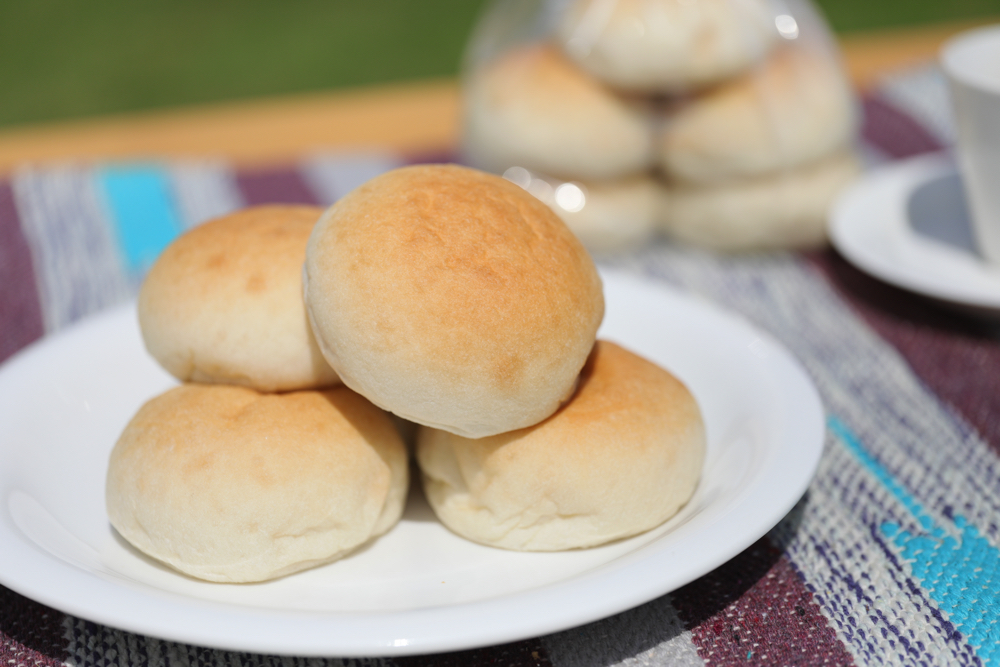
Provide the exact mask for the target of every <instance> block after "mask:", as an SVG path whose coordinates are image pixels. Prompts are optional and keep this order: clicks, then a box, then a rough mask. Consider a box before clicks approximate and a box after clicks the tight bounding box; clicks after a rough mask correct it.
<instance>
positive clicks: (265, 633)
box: [0, 269, 825, 657]
mask: <svg viewBox="0 0 1000 667" xmlns="http://www.w3.org/2000/svg"><path fill="white" fill-rule="evenodd" d="M601 274H602V278H603V279H604V280H605V281H606V282H607V281H608V280H609V279H610V280H611V281H613V282H615V283H617V284H618V285H619V286H624V287H623V289H625V288H627V289H628V291H630V292H632V293H635V294H640V293H644V294H641V297H642V298H655V297H656V296H665V297H667V299H668V300H669V299H673V300H675V301H678V300H679V301H682V302H684V303H685V304H686V305H687V306H689V307H692V308H696V309H698V310H699V311H701V312H703V313H705V314H706V315H707V316H710V317H713V318H716V319H719V318H721V321H723V322H726V323H728V324H734V325H737V326H738V327H739V328H741V329H742V330H743V331H744V332H750V333H752V334H753V335H754V336H755V337H756V339H757V340H759V341H760V344H761V345H762V346H763V349H764V350H765V352H766V355H767V356H768V358H769V361H770V364H769V366H768V368H769V371H770V372H771V373H777V374H778V375H781V376H782V377H781V378H779V379H780V380H781V382H782V383H790V384H780V386H781V388H782V391H781V392H780V394H781V395H782V396H788V395H791V394H794V396H795V398H796V399H797V400H798V401H800V402H801V404H800V405H797V406H796V420H795V422H794V423H792V424H789V423H784V424H782V429H781V433H782V434H783V435H784V436H785V438H786V439H787V440H789V441H790V440H796V442H797V444H796V447H794V448H791V449H790V451H789V452H788V453H789V454H790V455H792V456H793V457H798V459H797V460H796V463H795V465H796V466H797V467H798V472H799V475H798V477H797V478H795V479H793V480H791V481H792V482H793V483H790V484H788V485H787V486H786V487H785V488H784V489H783V492H782V493H781V494H776V495H775V497H773V498H771V499H770V501H771V503H772V505H771V507H770V509H769V511H768V512H766V515H767V517H768V518H767V520H765V521H761V519H760V518H759V517H754V516H753V513H754V512H756V511H758V510H756V509H754V510H753V511H751V510H750V509H749V508H746V507H734V508H733V509H732V512H731V514H735V515H741V514H749V516H745V517H743V519H742V520H743V521H750V522H751V523H752V524H755V526H756V528H755V530H752V531H749V533H753V535H750V534H745V535H742V536H741V537H742V539H740V540H734V541H732V542H731V543H729V544H727V545H724V546H723V547H718V546H716V545H712V548H706V545H705V544H701V545H689V549H692V550H694V551H700V552H701V553H702V555H703V556H704V558H703V560H702V561H700V563H701V564H700V566H698V567H695V568H690V567H689V568H688V569H689V570H690V571H692V572H694V574H693V575H691V576H688V577H687V578H685V580H684V581H681V582H680V583H671V584H670V585H668V586H663V585H662V578H661V585H657V586H648V587H641V590H640V589H639V587H636V586H634V585H632V586H624V589H628V594H624V593H623V592H622V590H623V589H622V588H621V587H619V588H615V589H614V590H615V595H614V596H613V600H610V601H608V600H604V601H602V603H601V604H599V605H598V604H595V603H594V602H593V600H589V599H587V596H586V595H584V593H586V592H587V590H588V586H592V585H594V583H595V582H594V580H595V579H596V580H597V583H598V584H602V585H603V586H604V587H605V588H607V587H608V586H609V585H610V586H620V585H621V584H622V583H625V584H627V583H628V581H627V580H628V579H635V576H636V574H637V573H638V572H639V570H640V569H642V568H645V569H647V570H650V571H651V572H652V573H655V571H656V570H655V563H654V562H653V561H654V560H655V556H657V555H660V554H658V553H657V550H656V549H655V548H652V547H653V546H654V545H655V544H656V540H654V541H653V542H651V543H649V544H647V545H645V546H643V547H642V548H640V549H638V550H636V551H633V552H630V553H628V554H625V555H623V556H621V557H619V558H618V559H615V560H612V561H610V562H607V563H604V564H603V565H600V566H598V567H597V568H595V569H593V570H590V571H586V572H583V573H581V574H578V575H576V576H573V577H571V578H569V579H565V580H561V581H556V582H553V583H549V584H545V585H543V586H539V587H536V588H532V589H528V590H525V591H520V592H515V593H512V594H510V595H504V596H499V597H493V598H487V599H484V600H476V601H471V602H464V603H458V604H453V605H444V606H439V607H429V608H423V609H407V610H399V611H385V612H383V611H379V612H350V613H348V612H310V611H294V610H275V609H270V610H268V609H261V608H257V607H247V606H243V605H235V604H232V603H226V602H220V601H214V600H205V599H200V598H192V597H187V596H184V595H182V594H180V593H176V592H172V591H166V590H162V591H156V592H152V591H150V590H149V589H150V587H149V586H148V585H147V584H141V586H144V587H145V588H143V589H136V588H135V587H128V586H125V587H124V588H122V587H121V586H119V587H117V590H118V593H119V594H124V595H125V600H126V602H134V601H135V598H136V596H138V598H139V600H140V601H143V602H144V603H146V604H149V603H150V602H151V601H152V602H153V603H155V604H156V605H158V606H159V609H160V610H159V612H158V613H157V614H156V616H157V617H159V618H162V617H169V616H178V617H183V616H184V615H185V614H188V615H189V616H190V617H189V618H186V619H185V621H184V622H183V623H181V624H180V625H179V626H178V625H176V624H170V623H168V626H170V627H166V628H164V627H163V623H162V622H160V623H156V622H151V619H149V618H147V617H148V616H149V611H148V610H146V611H145V612H144V613H145V616H142V617H141V618H137V617H136V616H135V614H134V612H135V610H134V609H132V610H130V612H122V611H118V612H114V613H113V612H112V611H110V610H101V609H95V608H94V604H93V603H91V604H86V603H81V600H86V599H100V598H99V596H100V595H102V593H106V592H107V586H113V585H114V584H113V582H110V581H108V580H107V579H103V578H101V577H99V576H97V575H95V574H93V573H90V572H83V571H81V570H76V569H75V568H73V567H72V566H68V565H67V564H66V563H64V562H62V561H60V559H59V558H58V557H56V556H54V555H51V554H48V553H46V556H47V557H48V558H49V559H50V560H51V561H54V562H55V563H56V565H55V567H56V568H58V569H60V570H62V572H61V574H62V575H63V578H64V579H65V578H66V577H67V576H68V577H69V580H70V582H71V583H73V584H74V585H75V586H77V587H80V586H82V589H80V588H78V592H77V593H76V595H75V596H74V597H72V598H71V599H69V600H67V599H66V598H65V593H62V594H57V593H54V592H52V591H53V590H54V589H55V588H57V587H58V586H48V587H42V588H41V589H39V587H38V585H37V583H36V585H34V586H31V585H26V584H25V583H24V580H23V579H21V580H19V579H18V578H17V577H12V576H11V575H10V574H9V572H8V567H9V563H8V561H9V560H10V559H11V555H10V550H9V549H0V583H2V584H3V585H5V586H7V587H8V588H10V589H12V590H15V591H17V592H18V593H20V594H22V595H25V596H26V597H29V598H31V599H34V600H37V601H39V602H41V603H43V604H47V605H49V606H51V607H53V608H56V609H59V610H61V611H63V612H64V613H68V614H70V615H73V616H77V617H80V618H85V619H88V620H91V621H94V622H96V623H101V624H104V625H107V626H109V627H113V628H118V629H121V630H125V631H127V632H134V633H139V634H145V635H149V636H153V637H158V638H161V639H165V640H168V641H177V642H182V643H186V644H193V645H199V646H206V647H212V648H217V649H221V650H231V651H251V652H256V653H264V654H277V655H296V656H336V657H371V656H394V655H408V654H427V653H438V652H446V651H455V650H464V649H471V648H477V647H483V646H490V645H496V644H501V643H505V642H509V641H517V640H522V639H528V638H531V637H538V636H542V635H545V634H549V633H551V632H556V631H560V630H565V629H568V628H572V627H576V626H579V625H582V624H585V623H588V622H592V621H596V620H599V619H602V618H606V617H608V616H611V615H614V614H616V613H620V612H622V611H625V610H627V609H630V608H633V607H635V606H638V605H640V604H643V603H645V602H648V601H649V600H652V599H654V598H656V597H659V596H661V595H664V594H666V593H669V592H670V591H672V590H676V589H677V588H678V587H680V586H683V585H685V584H686V583H689V582H690V581H693V580H695V579H697V578H698V577H700V576H703V575H704V574H706V573H708V572H710V571H711V570H712V569H714V568H715V567H718V566H719V565H721V564H723V563H725V562H726V561H728V560H730V559H731V558H733V557H734V556H736V555H737V554H738V553H740V552H741V551H742V550H744V549H745V548H747V547H749V546H750V545H751V544H752V543H753V542H754V541H756V540H757V539H759V538H760V537H762V536H763V535H764V534H766V533H767V531H769V530H770V529H771V528H773V526H774V525H776V524H777V523H778V522H779V521H780V520H781V519H782V518H783V517H784V516H785V515H786V514H787V513H788V512H789V511H791V509H792V508H793V507H794V505H795V504H796V503H797V502H798V501H799V499H800V498H801V497H802V495H803V494H804V493H805V491H806V489H807V488H808V486H809V484H810V482H811V481H812V479H813V477H814V476H815V473H816V470H817V468H818V466H819V462H820V457H821V455H822V449H823V442H824V433H825V417H824V411H823V406H822V402H821V400H820V397H819V393H818V391H817V390H816V387H815V385H814V384H813V382H812V380H811V379H810V377H809V375H808V373H807V372H806V371H805V369H804V368H803V366H802V365H801V364H800V363H799V362H798V360H797V359H796V358H795V357H794V356H793V355H792V354H791V353H790V352H789V351H788V350H787V349H786V348H785V347H784V346H783V345H782V344H781V343H779V342H778V341H777V340H776V339H775V338H774V337H773V336H771V335H770V334H769V333H767V332H765V331H763V330H762V329H760V328H759V327H757V326H756V325H754V324H752V323H750V322H749V321H747V320H746V319H745V318H743V317H742V316H740V315H738V314H736V313H733V312H731V311H728V310H726V309H724V308H722V307H720V306H717V305H715V304H713V303H710V302H708V301H705V300H703V299H700V298H698V297H697V296H694V295H691V294H688V293H685V292H683V291H681V290H680V289H679V288H677V287H674V286H671V285H669V284H667V283H665V282H662V281H659V280H655V279H652V278H648V277H642V276H637V275H635V274H632V273H626V272H624V271H617V270H606V269H602V270H601ZM650 295H653V296H652V297H650ZM131 308H134V305H132V304H129V305H126V306H120V307H118V308H116V309H113V310H109V311H105V312H104V313H101V314H98V315H96V316H95V317H92V318H88V319H86V320H84V321H81V322H80V323H78V324H77V325H74V326H71V327H69V328H67V329H66V330H64V331H62V332H60V333H59V334H57V335H54V336H50V337H47V338H45V339H42V341H41V342H39V343H37V344H34V345H32V346H29V348H26V350H25V351H24V353H19V354H17V355H15V356H14V357H12V358H11V359H10V360H8V362H7V363H5V364H3V366H0V383H2V382H3V381H4V379H5V377H6V374H7V369H8V367H9V364H11V363H13V364H21V363H31V362H30V358H31V356H32V355H34V354H42V353H43V352H39V351H38V350H44V348H45V346H47V345H52V344H57V343H56V341H57V340H58V339H63V338H66V337H71V336H74V335H76V334H75V332H76V331H77V330H78V329H79V328H80V327H82V326H87V325H94V323H95V322H97V321H99V320H102V319H104V318H113V317H115V316H118V317H120V316H121V312H122V311H123V310H126V311H127V310H129V309H131ZM31 350H35V351H34V352H31ZM18 360H20V361H18ZM786 412H787V411H786ZM784 417H790V416H789V415H784ZM786 421H788V420H787V419H786ZM802 443H806V444H808V445H811V446H802ZM785 445H786V447H787V443H785ZM785 463H788V461H785ZM789 465H790V464H789ZM785 481H789V480H785ZM0 482H2V480H0ZM0 491H5V492H6V495H5V497H4V498H3V500H4V501H5V504H4V505H3V507H4V508H7V507H8V504H9V495H10V492H9V489H8V488H6V485H5V486H4V487H0ZM745 504H746V503H744V505H745ZM764 524H766V527H765V526H764ZM10 528H13V529H14V530H15V531H16V532H17V533H18V534H19V533H20V531H19V529H17V528H16V526H14V525H13V519H12V517H11V515H10V512H9V511H4V512H3V514H2V516H0V544H2V543H3V542H4V541H6V540H7V539H9V533H10ZM683 528H684V526H681V527H679V528H678V530H683ZM761 528H763V529H762V530H760V529H761ZM702 542H705V541H704V540H703V541H702ZM18 547H19V548H20V549H22V550H23V549H28V550H29V551H30V550H32V549H33V550H35V551H42V550H43V547H42V546H41V545H38V544H35V543H29V542H28V540H27V538H22V539H21V540H20V544H19V545H18ZM4 552H7V555H4ZM643 552H648V553H645V554H644V555H643ZM36 558H37V555H36ZM60 564H61V566H62V567H61V568H60V567H59V565H60ZM51 567H52V566H51V565H50V567H49V568H47V569H49V570H51ZM66 570H70V571H71V572H70V574H69V575H67V572H66ZM74 573H75V574H74ZM81 574H82V575H85V576H83V577H82V581H81V577H80V575H81ZM647 574H649V573H647ZM623 579H624V580H625V581H624V582H623ZM556 601H558V602H559V603H560V606H561V608H562V610H563V611H562V613H561V614H557V615H554V616H553V617H550V618H548V619H547V622H539V620H538V618H537V616H532V615H524V614H523V613H518V612H519V610H521V609H523V608H524V607H525V605H551V604H554V603H555V602H556ZM126 606H128V605H126ZM192 606H194V607H195V608H196V609H197V611H198V612H199V613H197V614H192V613H191V611H192V610H191V607H192ZM220 611H222V612H224V614H222V616H223V617H225V620H226V621H227V622H226V623H222V622H221V620H222V619H220V616H219V612H220ZM205 613H207V614H208V617H209V618H211V619H212V623H206V622H204V619H201V620H199V619H196V618H194V617H195V616H197V617H202V616H204V614H205ZM456 618H465V619H469V618H475V619H478V620H477V621H476V623H475V624H474V625H477V626H479V627H480V628H481V629H480V630H479V631H477V633H475V634H474V635H473V636H471V637H470V636H469V635H468V634H467V633H466V634H463V636H461V637H456V636H454V635H453V633H449V632H443V633H442V632H441V628H442V627H443V626H447V625H448V623H449V621H454V619H456ZM488 618H494V619H495V618H504V619H506V620H507V623H506V625H503V624H501V625H500V626H497V625H495V624H492V625H491V623H489V622H488V620H487V619H488ZM529 619H530V620H529ZM331 622H336V623H338V626H339V628H340V632H339V633H337V634H338V636H341V635H345V634H349V633H350V632H351V631H352V630H356V629H365V628H368V629H370V628H371V627H372V626H373V624H374V625H375V626H382V627H388V628H392V629H396V628H410V630H408V631H407V632H408V634H407V633H400V632H386V633H385V639H382V640H380V641H378V642H372V641H371V640H363V641H360V642H355V643H353V644H352V643H350V642H344V641H343V640H339V641H335V642H333V643H331V642H330V640H329V636H330V635H329V627H325V628H324V626H325V625H326V626H328V625H329V624H330V623H331ZM282 624H284V625H286V626H295V627H297V628H299V629H300V630H304V631H305V632H306V633H307V634H308V633H309V632H312V633H313V634H312V639H311V641H309V640H302V639H301V638H298V639H296V640H295V641H294V642H292V643H291V644H290V643H288V642H286V641H284V640H283V637H284V636H286V635H284V633H283V632H282V631H281V629H280V628H279V627H278V626H280V625H282ZM220 627H222V628H224V629H222V630H220ZM209 628H211V629H209ZM483 628H485V629H483ZM324 629H325V630H326V631H327V632H323V630H324ZM435 631H436V632H435ZM294 634H295V636H296V637H299V635H301V634H302V632H296V633H294ZM400 634H402V636H396V635H400Z"/></svg>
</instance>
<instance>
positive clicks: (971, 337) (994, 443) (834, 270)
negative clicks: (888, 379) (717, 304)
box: [810, 251, 1000, 455]
mask: <svg viewBox="0 0 1000 667" xmlns="http://www.w3.org/2000/svg"><path fill="white" fill-rule="evenodd" d="M810 259H811V260H812V261H813V263H814V264H815V265H816V266H817V267H818V268H819V269H820V270H821V271H823V273H824V274H825V275H826V276H827V277H828V278H829V280H830V282H831V283H832V284H833V285H834V287H835V288H836V289H837V290H838V291H839V292H840V293H841V294H842V295H843V296H844V297H846V298H847V300H848V302H849V303H850V304H851V305H852V306H853V307H854V308H855V310H857V312H858V313H859V314H860V315H861V317H863V318H864V320H865V322H866V323H867V324H868V325H869V326H871V327H872V328H873V329H874V330H875V331H876V332H877V333H878V334H879V335H880V336H881V337H882V338H883V339H884V340H886V341H887V342H889V343H890V344H892V345H893V346H894V347H895V348H896V349H897V350H898V351H899V353H900V354H902V355H903V358H905V359H906V361H907V363H908V364H909V365H910V367H911V368H912V369H913V371H914V372H915V373H916V374H917V376H918V377H919V378H920V379H921V380H922V381H923V382H924V383H925V384H927V386H928V387H930V389H931V390H932V391H934V393H935V394H937V396H938V397H939V398H940V399H941V400H943V401H945V402H946V403H948V404H950V405H951V406H953V407H954V409H955V410H957V411H958V413H959V414H961V415H962V417H964V418H965V420H966V421H968V422H969V423H970V424H971V425H972V426H973V427H974V428H975V429H976V430H977V431H979V433H980V435H982V437H983V439H984V440H985V441H986V442H987V443H988V444H989V445H990V447H991V448H992V449H993V451H994V452H995V453H997V454H998V455H1000V417H998V416H1000V344H998V339H1000V331H998V328H997V326H996V325H995V324H992V323H989V322H987V321H984V320H977V319H974V318H972V317H967V316H964V315H961V314H957V313H956V312H954V311H952V310H948V309H946V308H945V307H943V306H940V305H938V304H936V303H934V302H933V301H931V300H929V299H925V298H923V297H921V296H919V295H916V294H911V293H910V292H906V291H905V290H901V289H898V288H896V287H893V286H891V285H887V284H885V283H883V282H881V281H879V280H876V279H875V278H872V277H870V276H868V275H867V274H865V273H863V272H861V271H860V270H858V269H857V268H855V267H854V266H852V265H851V264H849V263H848V262H847V261H845V260H844V259H843V258H841V257H840V256H839V255H837V254H836V253H834V252H833V251H827V252H825V253H817V254H813V255H810Z"/></svg>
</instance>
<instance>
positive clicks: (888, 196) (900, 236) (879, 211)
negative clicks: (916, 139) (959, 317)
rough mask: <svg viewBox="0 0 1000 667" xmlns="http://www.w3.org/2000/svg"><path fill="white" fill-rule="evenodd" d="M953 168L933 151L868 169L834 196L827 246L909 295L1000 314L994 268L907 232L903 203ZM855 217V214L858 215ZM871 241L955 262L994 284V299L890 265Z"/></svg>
mask: <svg viewBox="0 0 1000 667" xmlns="http://www.w3.org/2000/svg"><path fill="white" fill-rule="evenodd" d="M957 169H958V167H957V165H956V163H955V159H954V157H953V155H952V154H951V152H949V151H938V152H934V153H929V154H923V155H917V156H914V157H911V158H906V159H903V160H898V161H894V162H890V163H888V164H885V165H881V166H879V167H876V168H875V169H873V170H871V171H870V172H869V173H868V174H866V175H865V176H863V177H862V178H861V179H859V180H858V181H857V182H855V183H853V184H852V185H850V186H848V187H847V188H846V189H845V190H844V192H842V193H841V194H840V196H838V198H837V200H836V201H835V202H834V204H833V206H832V207H831V209H830V213H829V219H828V229H829V233H830V241H831V243H832V244H833V246H834V247H835V248H836V249H837V251H838V252H840V253H841V254H842V255H843V256H844V257H845V258H846V259H847V260H848V261H850V262H851V263H852V264H854V265H855V266H857V267H858V268H860V269H861V270H863V271H864V272H865V273H868V274H870V275H872V276H874V277H876V278H878V279H880V280H883V281H885V282H887V283H889V284H891V285H894V286H896V287H900V288H902V289H905V290H907V291H910V292H914V293H917V294H921V295H923V296H928V297H931V298H934V299H937V300H939V301H944V302H947V303H950V304H955V305H959V306H966V307H970V308H972V309H974V310H975V311H977V312H984V313H992V312H993V311H1000V269H998V270H997V271H991V270H990V269H988V268H983V267H982V266H981V265H980V264H979V263H978V262H974V261H968V260H966V259H965V254H964V253H961V252H959V251H957V250H953V249H951V248H949V247H947V246H945V245H944V244H942V243H939V242H937V241H933V240H931V239H924V238H922V237H920V236H919V235H917V234H916V233H914V232H912V231H910V227H909V224H908V222H907V220H906V213H905V211H906V204H907V200H906V198H907V197H908V196H909V195H910V193H912V192H913V191H914V189H915V188H916V187H917V186H919V185H920V184H922V183H926V182H927V181H929V180H930V179H931V178H934V177H936V176H940V175H944V174H948V173H954V172H956V171H957ZM859 212H860V213H859ZM873 236H874V237H877V238H879V239H880V240H881V241H883V242H884V243H885V244H887V245H889V246H891V247H894V248H896V249H899V250H904V251H905V250H908V249H918V250H919V251H920V252H921V253H924V254H926V253H931V254H936V255H939V256H940V257H942V258H943V259H946V260H947V261H949V262H955V261H959V262H961V263H962V264H963V266H966V267H967V268H970V269H972V270H973V271H975V272H976V274H977V275H978V276H980V277H981V278H983V279H984V280H987V281H990V282H994V283H995V284H996V285H997V288H998V290H997V295H996V297H995V298H990V297H989V296H983V295H978V294H977V293H976V292H975V291H973V290H970V289H968V288H963V287H962V286H961V285H960V284H957V283H947V282H941V281H940V280H939V279H937V277H936V274H934V273H933V272H928V271H922V270H920V267H912V268H911V267H909V266H908V265H906V264H902V265H901V264H900V263H898V262H895V261H893V258H892V257H887V256H884V255H883V254H881V253H880V252H879V251H877V250H876V251H873V250H872V248H870V247H869V246H868V245H866V244H865V243H863V240H864V239H865V238H871V237H873Z"/></svg>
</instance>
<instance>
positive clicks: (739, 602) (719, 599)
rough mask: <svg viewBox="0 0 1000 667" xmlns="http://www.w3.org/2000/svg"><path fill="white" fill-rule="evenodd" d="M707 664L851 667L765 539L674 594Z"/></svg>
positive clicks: (798, 582)
mask: <svg viewBox="0 0 1000 667" xmlns="http://www.w3.org/2000/svg"><path fill="white" fill-rule="evenodd" d="M673 602H674V607H676V609H677V613H678V614H679V615H680V617H681V619H682V620H683V621H684V623H685V625H686V626H687V627H688V629H690V630H691V634H692V639H693V640H694V643H695V645H696V646H697V647H698V652H699V654H700V655H701V657H702V658H703V659H704V660H705V661H706V662H707V663H708V664H711V665H747V664H766V665H850V664H853V663H854V660H853V658H852V657H851V655H850V653H848V652H847V649H846V648H845V647H844V645H843V644H841V643H840V641H839V640H838V639H837V635H836V633H835V632H834V630H833V628H831V627H830V625H829V622H828V621H827V619H826V617H825V616H823V614H822V613H820V610H819V607H818V606H817V605H816V603H815V602H813V599H812V593H811V592H810V591H809V589H808V588H807V587H806V585H805V583H804V582H803V581H802V579H801V578H800V577H799V576H798V574H796V572H795V570H794V569H793V568H792V565H791V563H789V561H788V559H787V558H786V557H785V556H784V555H783V554H782V552H781V550H780V549H778V548H776V547H775V546H774V545H773V544H772V543H771V542H770V540H769V539H768V538H766V537H765V538H762V539H760V540H758V541H757V542H756V543H755V544H754V545H753V546H751V547H750V548H749V549H747V550H746V551H744V552H743V553H741V554H740V555H738V556H736V557H735V558H733V559H732V560H730V561H729V562H728V563H726V564H724V565H722V566H721V567H719V568H717V569H715V570H713V571H712V572H710V573H709V574H707V575H705V576H704V577H702V578H701V579H698V580H696V581H694V582H692V583H690V584H688V585H686V586H684V587H683V588H680V589H679V590H677V591H676V592H675V593H674V594H673Z"/></svg>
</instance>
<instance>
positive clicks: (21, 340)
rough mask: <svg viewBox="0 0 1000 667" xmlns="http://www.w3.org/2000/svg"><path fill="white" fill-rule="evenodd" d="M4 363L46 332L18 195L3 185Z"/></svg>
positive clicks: (0, 302)
mask: <svg viewBox="0 0 1000 667" xmlns="http://www.w3.org/2000/svg"><path fill="white" fill-rule="evenodd" d="M0 285H3V289H0V361H3V360H4V359H6V358H7V357H9V356H10V355H12V354H14V353H15V352H17V351H18V350H20V349H21V348H22V347H24V346H25V345H27V344H28V343H30V342H32V341H34V340H37V339H38V338H41V337H42V334H43V333H45V324H44V322H43V320H42V307H41V302H40V301H39V297H38V283H37V282H36V280H35V269H34V264H33V263H32V260H31V250H30V249H29V247H28V242H27V240H26V239H25V238H24V233H23V232H22V231H21V223H20V219H19V218H18V215H17V207H16V206H15V205H14V193H13V192H12V191H11V188H10V184H9V183H0Z"/></svg>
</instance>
